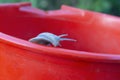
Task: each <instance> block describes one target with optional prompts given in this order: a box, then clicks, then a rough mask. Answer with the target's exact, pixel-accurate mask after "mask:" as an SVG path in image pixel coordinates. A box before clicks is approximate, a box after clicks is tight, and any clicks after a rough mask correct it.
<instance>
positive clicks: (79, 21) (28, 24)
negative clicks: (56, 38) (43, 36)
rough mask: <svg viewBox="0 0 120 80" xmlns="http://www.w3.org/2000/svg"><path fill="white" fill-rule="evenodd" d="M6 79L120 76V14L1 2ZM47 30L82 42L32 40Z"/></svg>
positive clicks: (0, 56)
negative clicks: (52, 44) (39, 42)
mask: <svg viewBox="0 0 120 80" xmlns="http://www.w3.org/2000/svg"><path fill="white" fill-rule="evenodd" d="M0 31H1V33H0V80H120V18H119V17H115V16H110V15H106V14H102V13H97V12H91V11H87V10H81V9H77V8H73V7H69V6H65V5H63V6H62V7H61V9H60V10H53V11H52V10H51V11H43V10H40V9H36V8H33V7H31V4H30V3H14V4H0ZM41 32H51V33H54V34H56V35H60V34H65V33H67V34H69V38H73V39H76V40H77V42H62V43H61V44H62V47H47V46H43V45H37V44H34V43H31V42H28V39H30V38H32V37H35V36H36V35H37V34H39V33H41Z"/></svg>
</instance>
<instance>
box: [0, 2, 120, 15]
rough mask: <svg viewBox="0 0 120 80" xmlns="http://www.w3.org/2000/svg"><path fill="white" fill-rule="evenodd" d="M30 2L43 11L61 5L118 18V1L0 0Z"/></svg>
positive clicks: (119, 12) (119, 3) (119, 9)
mask: <svg viewBox="0 0 120 80" xmlns="http://www.w3.org/2000/svg"><path fill="white" fill-rule="evenodd" d="M23 1H24V2H27V1H28V2H32V4H33V6H34V7H38V8H41V9H44V10H54V9H59V8H60V6H61V5H62V4H65V5H70V6H74V7H77V8H82V9H88V10H93V11H97V12H103V13H107V14H112V15H116V16H120V0H0V3H11V2H23Z"/></svg>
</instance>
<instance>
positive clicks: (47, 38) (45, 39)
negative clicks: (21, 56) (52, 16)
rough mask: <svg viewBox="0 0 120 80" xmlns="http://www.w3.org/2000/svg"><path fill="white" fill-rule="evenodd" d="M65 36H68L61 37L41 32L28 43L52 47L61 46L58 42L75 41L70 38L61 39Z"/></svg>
mask: <svg viewBox="0 0 120 80" xmlns="http://www.w3.org/2000/svg"><path fill="white" fill-rule="evenodd" d="M65 36H68V34H62V35H59V36H57V35H55V34H52V33H49V32H43V33H40V34H39V35H38V36H36V37H34V38H31V39H30V40H29V41H30V42H33V43H37V44H42V45H46V46H49V45H51V44H52V45H53V46H54V47H57V46H61V45H60V42H61V41H76V40H75V39H70V38H63V37H65Z"/></svg>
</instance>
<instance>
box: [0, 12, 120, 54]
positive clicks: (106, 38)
mask: <svg viewBox="0 0 120 80" xmlns="http://www.w3.org/2000/svg"><path fill="white" fill-rule="evenodd" d="M1 14H4V13H1ZM100 15H101V16H102V14H100ZM100 15H98V16H96V17H97V18H96V17H95V18H94V19H93V21H92V22H91V23H90V22H89V21H87V20H86V21H84V22H83V21H79V22H74V21H73V22H72V21H68V20H64V19H59V18H50V17H45V16H39V17H37V16H35V17H34V16H16V15H12V16H1V18H0V31H1V32H3V33H5V34H8V35H10V36H14V37H17V38H21V39H24V40H28V39H30V38H33V37H35V36H36V35H38V34H39V33H42V32H51V33H54V34H56V35H61V34H68V36H67V37H68V38H73V39H75V40H77V41H76V42H71V41H63V42H61V45H62V47H61V48H65V49H72V50H78V51H87V52H97V53H101V54H107V53H108V54H119V53H120V49H119V48H120V27H118V26H120V23H118V20H117V22H116V21H115V20H116V18H114V17H113V20H114V21H112V22H113V24H112V23H111V21H109V20H108V21H106V23H105V22H103V20H102V21H101V20H100V19H101V18H100V17H101V16H100ZM108 17H110V19H112V17H111V16H108ZM85 18H88V17H85ZM106 18H107V17H106ZM119 20H120V19H119ZM119 22H120V21H119Z"/></svg>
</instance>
